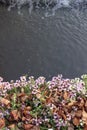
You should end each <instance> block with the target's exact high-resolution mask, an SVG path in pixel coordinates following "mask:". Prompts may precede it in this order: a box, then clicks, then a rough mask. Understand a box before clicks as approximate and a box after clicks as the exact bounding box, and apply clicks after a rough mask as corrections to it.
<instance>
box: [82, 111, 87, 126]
mask: <svg viewBox="0 0 87 130" xmlns="http://www.w3.org/2000/svg"><path fill="white" fill-rule="evenodd" d="M82 120H83V122H84V123H85V124H86V125H87V112H86V111H84V110H83V112H82Z"/></svg>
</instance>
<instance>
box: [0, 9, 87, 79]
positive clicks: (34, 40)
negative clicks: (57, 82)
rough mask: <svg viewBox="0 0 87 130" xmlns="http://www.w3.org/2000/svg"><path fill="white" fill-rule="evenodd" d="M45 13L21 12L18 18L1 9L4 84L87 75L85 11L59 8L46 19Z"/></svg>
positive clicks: (0, 53)
mask: <svg viewBox="0 0 87 130" xmlns="http://www.w3.org/2000/svg"><path fill="white" fill-rule="evenodd" d="M45 13H46V10H44V9H43V10H42V9H38V10H37V9H36V10H35V11H32V14H31V15H30V14H29V13H28V11H27V9H26V8H23V9H22V10H21V14H20V15H19V14H18V12H17V10H16V9H13V10H11V11H10V12H9V11H7V8H6V7H0V76H3V77H4V78H5V80H11V79H17V78H19V76H20V75H23V74H28V75H29V76H31V75H33V76H35V77H38V76H41V75H42V76H45V77H46V78H47V79H50V78H51V77H52V76H54V75H57V74H63V75H64V77H67V78H73V77H78V76H80V75H81V74H83V73H87V58H86V56H87V10H83V11H78V10H75V9H74V10H73V9H72V10H69V9H64V8H62V9H59V10H57V11H56V13H55V16H52V17H47V18H46V17H44V14H45Z"/></svg>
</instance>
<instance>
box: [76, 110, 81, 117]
mask: <svg viewBox="0 0 87 130" xmlns="http://www.w3.org/2000/svg"><path fill="white" fill-rule="evenodd" d="M75 116H76V117H78V118H81V117H82V110H77V111H76V113H75Z"/></svg>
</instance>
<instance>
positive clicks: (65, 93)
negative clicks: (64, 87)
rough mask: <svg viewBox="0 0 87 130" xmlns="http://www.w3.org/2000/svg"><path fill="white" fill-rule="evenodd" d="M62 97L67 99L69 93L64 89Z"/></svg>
mask: <svg viewBox="0 0 87 130" xmlns="http://www.w3.org/2000/svg"><path fill="white" fill-rule="evenodd" d="M63 98H64V99H65V100H67V99H69V93H68V92H66V91H65V92H64V94H63Z"/></svg>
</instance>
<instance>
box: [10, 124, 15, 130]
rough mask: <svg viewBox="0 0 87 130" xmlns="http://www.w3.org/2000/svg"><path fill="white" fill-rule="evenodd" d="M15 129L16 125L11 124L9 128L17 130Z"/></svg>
mask: <svg viewBox="0 0 87 130" xmlns="http://www.w3.org/2000/svg"><path fill="white" fill-rule="evenodd" d="M15 127H16V126H15V124H11V125H9V126H8V128H9V129H15Z"/></svg>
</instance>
